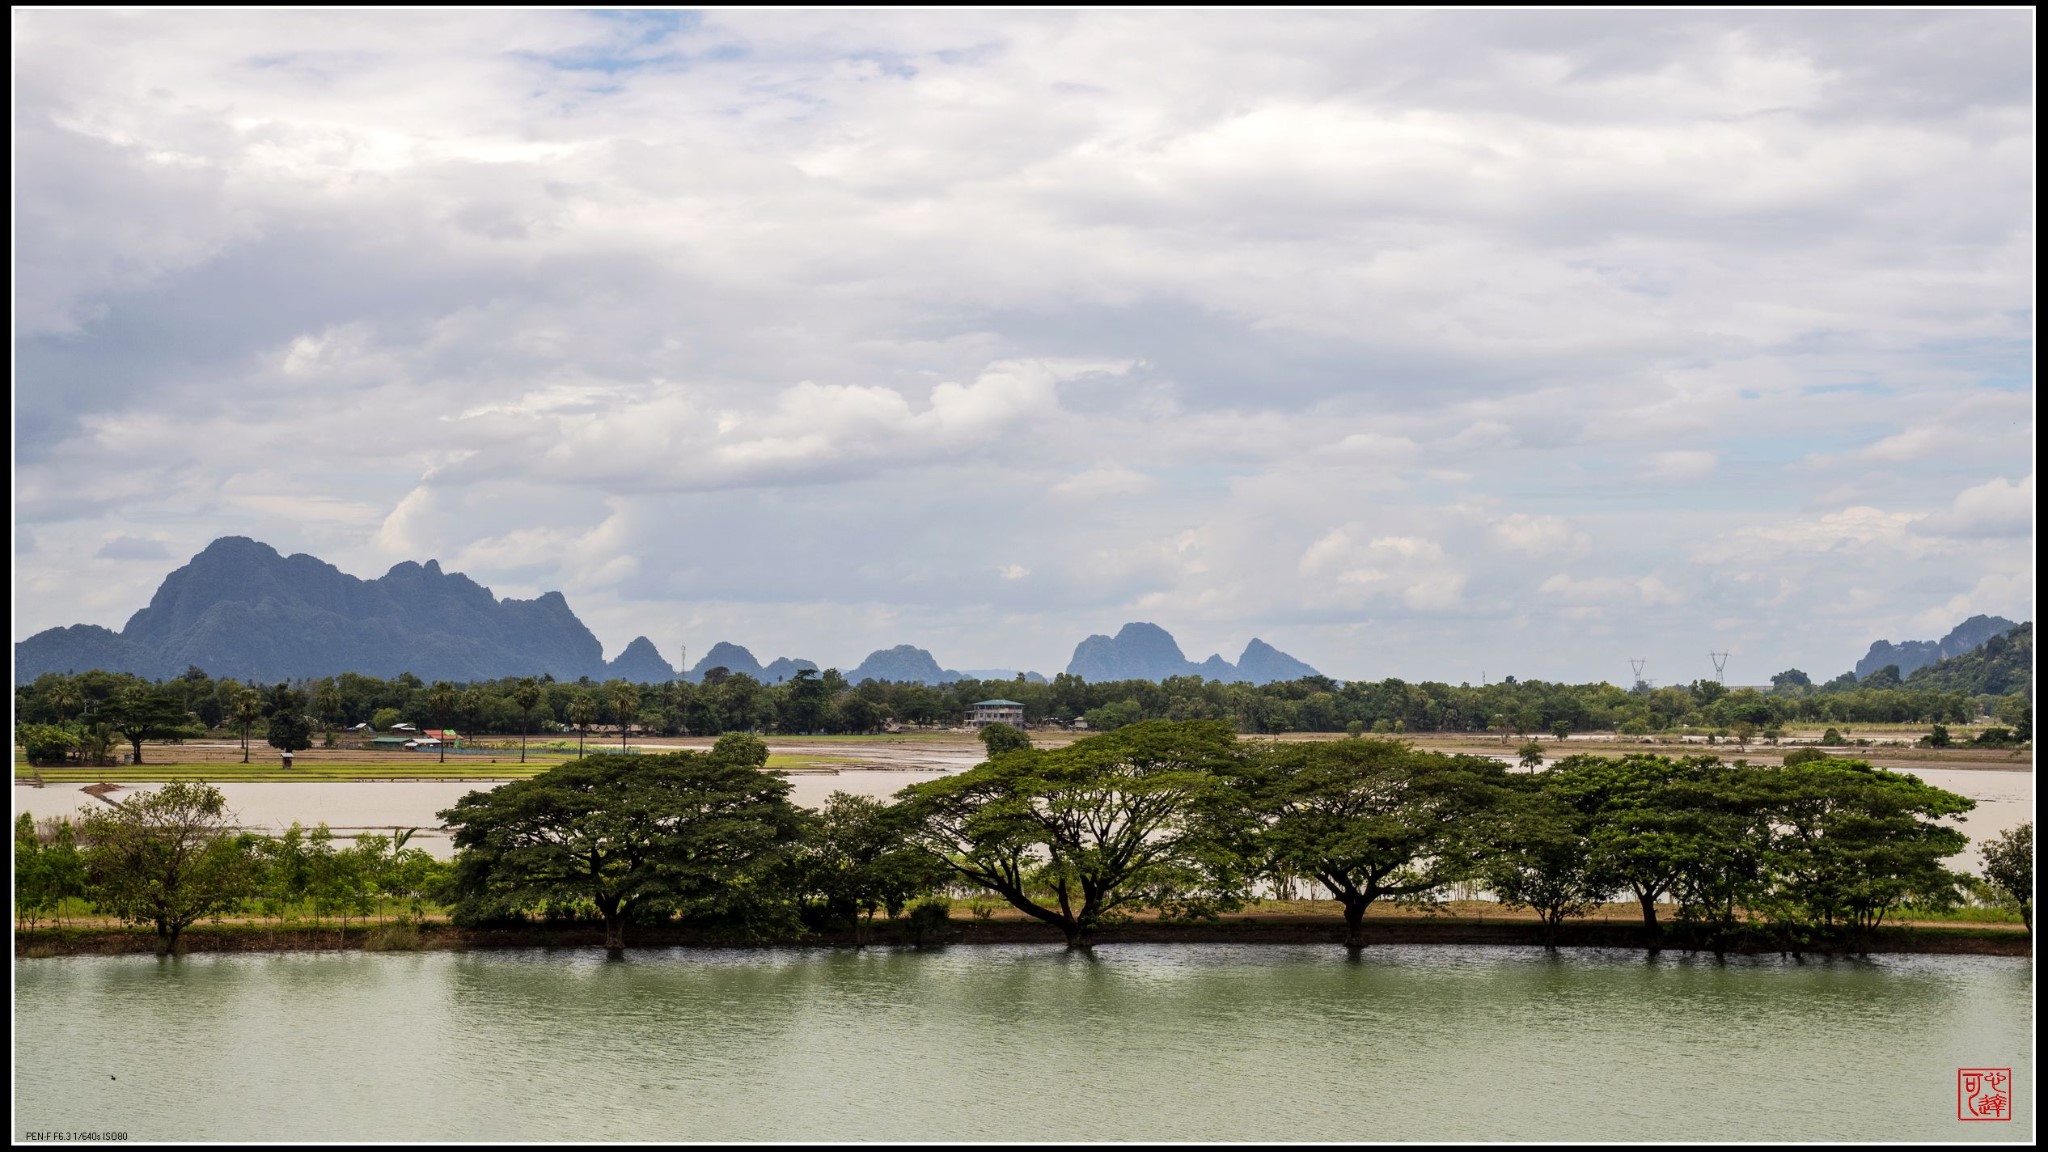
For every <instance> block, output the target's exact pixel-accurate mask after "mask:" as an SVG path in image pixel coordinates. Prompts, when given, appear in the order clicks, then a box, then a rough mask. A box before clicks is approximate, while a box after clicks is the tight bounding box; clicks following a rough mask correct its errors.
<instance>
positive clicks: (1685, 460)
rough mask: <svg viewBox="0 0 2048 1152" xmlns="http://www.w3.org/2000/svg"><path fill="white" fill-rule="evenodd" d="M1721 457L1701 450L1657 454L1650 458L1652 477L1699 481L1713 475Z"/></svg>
mask: <svg viewBox="0 0 2048 1152" xmlns="http://www.w3.org/2000/svg"><path fill="white" fill-rule="evenodd" d="M1719 463H1720V457H1718V456H1716V455H1715V454H1714V453H1712V452H1707V451H1703V450H1700V449H1681V450H1677V451H1672V452H1656V453H1652V454H1651V456H1650V475H1652V476H1655V477H1657V478H1659V479H1662V480H1697V479H1699V478H1700V477H1702V476H1706V475H1709V474H1711V473H1712V472H1713V471H1714V467H1715V465H1717V464H1719Z"/></svg>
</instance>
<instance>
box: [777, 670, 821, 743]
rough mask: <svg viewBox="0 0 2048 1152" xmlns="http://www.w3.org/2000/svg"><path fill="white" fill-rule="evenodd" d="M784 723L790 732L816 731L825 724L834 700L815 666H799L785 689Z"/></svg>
mask: <svg viewBox="0 0 2048 1152" xmlns="http://www.w3.org/2000/svg"><path fill="white" fill-rule="evenodd" d="M784 691H785V693H786V695H785V697H784V699H785V700H786V703H785V704H784V705H783V716H784V724H783V727H784V729H785V730H786V731H790V732H816V731H818V730H819V729H821V728H823V727H824V726H825V714H826V713H827V712H828V711H830V710H831V706H832V702H831V699H830V697H829V696H828V695H827V694H826V690H825V682H824V680H823V679H821V678H820V677H819V674H818V670H817V669H815V668H799V669H797V673H796V675H795V676H792V677H790V680H789V683H788V684H787V685H786V686H785V689H784Z"/></svg>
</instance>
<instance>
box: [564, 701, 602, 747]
mask: <svg viewBox="0 0 2048 1152" xmlns="http://www.w3.org/2000/svg"><path fill="white" fill-rule="evenodd" d="M595 719H597V701H595V700H592V699H591V698H590V693H588V692H578V693H577V694H576V696H575V698H574V699H572V700H570V701H569V723H571V724H574V725H575V726H576V755H577V757H578V758H581V757H582V755H583V734H584V733H585V732H587V731H589V730H590V722H591V721H592V720H595Z"/></svg>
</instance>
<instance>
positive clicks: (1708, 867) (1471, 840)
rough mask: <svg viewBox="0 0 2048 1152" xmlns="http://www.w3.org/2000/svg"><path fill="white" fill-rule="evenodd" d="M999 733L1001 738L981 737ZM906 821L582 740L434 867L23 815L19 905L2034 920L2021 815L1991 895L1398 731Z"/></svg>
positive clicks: (48, 908) (797, 914) (1040, 919)
mask: <svg viewBox="0 0 2048 1152" xmlns="http://www.w3.org/2000/svg"><path fill="white" fill-rule="evenodd" d="M991 744H995V745H1001V744H1002V742H1001V741H1000V740H999V739H998V740H992V741H991ZM1006 747H1007V750H1004V751H1000V752H996V753H994V754H993V755H991V756H990V757H989V758H988V759H987V760H986V761H985V762H984V763H983V764H981V765H979V766H978V767H975V768H973V769H970V770H968V771H965V772H962V773H958V774H955V775H950V776H944V777H940V778H938V779H934V780H931V781H929V782H926V783H921V784H916V785H913V786H911V787H909V788H906V789H905V790H904V791H903V792H902V793H900V794H899V796H898V798H897V799H896V801H895V802H894V803H888V804H884V803H880V802H877V801H872V800H863V799H859V798H855V797H851V796H846V795H844V794H839V795H835V796H834V797H833V798H832V799H831V801H830V802H829V803H828V804H827V805H826V807H825V809H824V811H823V812H822V813H818V812H810V811H807V810H804V809H801V808H798V807H796V806H795V805H793V804H791V803H790V802H789V799H788V790H789V785H788V783H787V781H785V780H783V779H780V778H778V777H776V776H774V775H772V774H768V773H764V772H762V771H761V766H762V764H763V763H764V762H765V757H766V747H765V745H763V744H762V742H761V741H760V740H759V739H758V738H755V737H751V736H746V735H743V734H730V735H728V736H726V737H722V738H721V739H720V740H719V741H718V743H717V745H716V746H715V747H714V748H712V749H711V750H710V751H708V752H675V753H668V754H662V755H634V756H628V755H621V754H618V753H598V754H593V755H591V756H587V757H584V758H582V759H581V760H577V761H573V762H571V763H568V764H565V765H562V766H560V767H557V768H553V769H550V770H549V771H547V772H545V773H542V774H541V775H539V776H536V777H534V778H532V779H528V780H521V781H516V782H513V783H509V784H505V785H503V786H501V787H499V788H497V789H494V790H492V791H488V792H472V793H470V794H469V795H468V796H466V797H464V798H463V799H462V800H461V801H460V802H458V803H457V804H456V805H455V806H453V807H451V808H450V809H448V810H446V811H444V812H443V813H441V817H442V819H443V820H444V821H445V822H446V824H447V826H448V828H449V829H450V830H451V832H452V834H453V837H454V843H455V845H456V849H457V852H456V859H455V862H454V863H453V865H452V866H450V865H445V864H440V863H437V862H435V861H433V860H432V859H431V858H429V857H427V856H426V854H425V853H423V852H420V851H419V850H417V849H412V848H407V847H406V846H405V844H404V842H403V839H402V838H400V839H398V840H395V841H394V840H393V839H391V838H386V837H378V836H364V837H359V838H358V839H357V840H356V841H355V842H354V844H353V845H351V846H347V847H338V846H336V845H335V844H334V843H333V842H332V838H331V837H330V836H327V835H326V834H325V832H324V830H321V829H316V830H314V831H313V832H311V833H307V832H306V831H305V830H303V829H299V828H296V827H295V828H294V829H292V830H291V831H289V832H287V833H286V834H285V835H283V836H280V837H264V836H257V835H254V834H250V833H246V832H236V831H234V830H233V829H232V827H231V817H230V815H229V814H227V813H225V811H224V810H223V808H222V805H221V803H220V797H219V793H218V792H216V791H215V790H213V789H212V788H210V787H207V786H204V785H199V784H190V783H174V784H170V785H166V786H165V787H164V788H163V789H161V790H159V791H158V792H155V793H149V794H145V795H143V796H137V797H133V798H130V799H128V800H127V801H125V802H123V803H121V804H119V805H110V806H108V810H107V811H104V812H101V811H93V812H89V813H87V814H85V816H84V818H83V819H82V820H81V821H79V822H77V823H76V824H72V823H68V822H47V821H46V822H45V823H44V825H42V826H37V825H35V824H34V823H32V822H30V821H28V820H27V819H26V818H24V820H23V821H21V822H20V823H18V824H17V828H16V849H15V851H16V861H17V870H16V889H15V899H16V912H17V917H18V918H25V919H33V918H35V917H38V916H46V915H50V914H51V913H53V912H54V911H56V910H59V909H62V908H64V907H66V906H67V904H66V902H67V901H70V902H73V903H76V902H79V901H82V902H84V903H87V904H90V905H91V906H93V907H95V908H97V909H99V910H101V911H102V912H104V913H107V914H111V915H113V916H116V917H119V918H121V919H122V920H124V921H127V922H130V923H135V924H141V925H147V926H149V927H151V928H153V929H154V931H155V933H156V935H157V938H158V940H159V943H160V944H161V946H162V947H163V948H165V949H167V950H168V949H172V948H175V947H176V946H177V943H178V940H179V937H180V934H181V933H182V932H184V931H185V930H186V929H187V928H189V927H190V926H191V925H193V924H194V923H195V922H198V921H201V920H205V919H215V920H218V919H224V918H228V917H231V916H235V915H243V916H249V915H255V916H259V917H264V918H270V919H273V920H274V921H275V922H276V924H277V926H278V927H280V928H282V927H283V926H284V923H285V920H286V919H287V918H288V917H290V916H292V915H294V914H297V913H302V912H303V911H304V910H306V909H308V908H310V909H311V910H312V913H313V915H314V916H315V917H333V918H335V919H338V920H340V921H342V922H343V924H344V925H345V924H346V923H347V922H348V921H349V920H350V919H356V920H362V919H365V918H367V917H369V916H370V915H372V914H373V913H375V914H378V915H383V914H384V913H385V911H386V910H388V909H390V908H391V907H392V906H393V905H394V904H396V905H397V906H398V907H399V908H400V910H401V911H400V914H399V916H398V917H397V919H399V920H402V921H404V922H406V923H409V924H413V925H417V924H418V923H419V922H420V921H421V920H422V919H423V917H424V916H425V914H426V913H427V912H428V910H430V909H432V908H436V907H439V908H444V909H445V910H446V911H447V913H448V914H449V915H450V917H451V919H452V921H453V924H454V925H455V926H456V927H457V928H460V929H463V930H469V929H478V930H485V929H505V930H508V931H510V930H514V929H517V928H518V927H519V926H521V925H528V926H531V925H555V926H558V927H564V928H567V927H570V926H573V925H576V924H582V923H588V924H592V925H596V926H599V927H601V929H602V938H603V942H604V943H605V944H606V946H607V947H610V948H614V949H616V948H620V947H623V946H624V945H625V944H626V943H627V942H628V938H629V936H630V937H635V942H639V941H638V939H637V937H638V936H639V935H640V934H642V933H652V934H654V935H655V936H656V937H659V936H660V935H661V933H663V932H665V931H667V930H668V929H670V928H672V927H675V926H678V925H695V926H696V927H697V928H700V929H704V930H707V931H709V930H713V929H715V930H717V931H721V932H725V933H728V934H731V935H734V936H735V937H737V938H746V939H758V940H789V939H801V938H804V937H805V936H806V935H807V934H808V935H812V936H817V937H820V938H823V937H826V936H830V935H832V934H835V933H851V934H852V935H853V938H854V939H855V940H856V941H860V940H862V939H865V938H866V936H867V935H868V933H869V931H870V929H871V928H872V926H873V925H874V922H875V920H876V918H877V916H878V915H882V914H886V916H887V920H886V921H884V923H893V922H894V921H896V920H897V919H898V918H899V917H900V918H902V919H903V923H904V925H905V926H906V927H905V928H904V930H905V931H911V932H913V934H918V935H922V936H929V937H931V938H942V937H943V936H944V933H945V931H946V925H947V924H948V923H950V922H951V920H952V911H953V907H954V905H953V903H952V902H953V901H954V900H956V899H961V900H964V901H965V904H966V908H967V910H968V911H969V912H970V914H972V915H973V917H974V921H973V922H981V921H985V920H986V919H988V916H987V915H985V914H984V913H985V911H988V910H992V909H993V908H994V907H996V906H1004V907H1008V908H1011V909H1014V910H1015V912H1017V913H1019V914H1021V915H1022V917H1024V918H1026V919H1028V920H1030V921H1032V922H1035V923H1038V924H1041V925H1044V926H1045V927H1046V928H1047V929H1049V930H1053V931H1057V932H1058V934H1059V936H1060V938H1061V939H1064V940H1065V941H1066V942H1067V944H1068V946H1069V947H1072V948H1077V949H1086V948H1088V947H1090V946H1091V945H1092V944H1093V943H1094V942H1095V941H1096V940H1097V939H1098V938H1099V937H1100V936H1101V934H1102V933H1103V932H1105V931H1109V930H1113V929H1115V928H1117V927H1118V926H1119V925H1125V924H1129V923H1132V922H1134V921H1135V920H1137V919H1139V918H1141V917H1150V918H1151V919H1152V920H1153V922H1163V923H1169V924H1171V923H1190V924H1192V923H1216V922H1218V921H1219V918H1221V917H1225V916H1229V915H1237V914H1241V913H1242V911H1243V910H1244V909H1245V908H1247V907H1248V906H1253V905H1256V904H1258V903H1259V902H1260V901H1262V900H1266V899H1270V898H1279V899H1287V898H1293V897H1297V896H1300V895H1305V894H1313V893H1315V892H1317V891H1321V892H1324V893H1327V894H1328V895H1329V896H1330V897H1331V898H1332V899H1334V900H1335V901H1336V902H1337V904H1338V906H1339V907H1341V909H1342V919H1343V924H1344V929H1343V933H1342V938H1343V942H1344V943H1345V944H1347V945H1348V946H1350V947H1353V948H1357V947H1362V946H1364V945H1365V944H1366V943H1367V942H1368V936H1367V933H1366V932H1365V930H1364V920H1365V917H1366V915H1367V913H1368V912H1369V911H1370V910H1371V909H1372V908H1374V907H1375V906H1377V905H1384V904H1390V903H1391V904H1395V905H1397V906H1400V907H1403V908H1423V909H1427V908H1432V907H1437V906H1439V905H1440V904H1441V903H1442V902H1443V901H1445V900H1447V899H1449V898H1450V897H1452V896H1453V895H1458V894H1463V895H1466V896H1468V897H1469V896H1470V895H1471V892H1472V890H1474V889H1475V888H1478V889H1484V890H1485V891H1488V892H1491V893H1493V894H1495V895H1496V896H1497V897H1498V899H1499V900H1500V901H1501V902H1502V903H1503V904H1505V905H1507V906H1509V907H1512V908H1520V909H1527V910H1530V912H1531V914H1532V915H1533V916H1534V917H1535V918H1536V920H1537V923H1538V925H1539V926H1540V932H1541V934H1542V938H1543V939H1545V940H1546V941H1547V942H1549V943H1551V944H1553V945H1554V944H1557V943H1558V942H1560V941H1561V940H1568V939H1570V938H1572V931H1573V928H1572V926H1573V924H1574V922H1576V921H1579V920H1582V919H1583V918H1584V917H1585V916H1586V914H1587V913H1588V912H1589V911H1591V910H1592V909H1594V908H1596V907H1599V906H1602V905H1603V904H1605V903H1606V902H1607V901H1609V900H1612V899H1614V898H1616V897H1625V898H1629V899H1633V900H1634V901H1636V903H1637V905H1638V907H1639V909H1640V913H1641V915H1640V920H1639V924H1638V926H1637V928H1636V929H1635V930H1634V931H1635V932H1636V933H1637V939H1638V941H1639V942H1641V943H1646V944H1649V945H1651V946H1672V947H1698V948H1708V949H1713V950H1716V951H1725V950H1742V949H1754V948H1759V947H1780V948H1786V949H1791V950H1802V949H1808V948H1822V947H1829V948H1837V947H1851V946H1855V945H1856V942H1858V941H1865V940H1868V939H1870V938H1872V934H1873V933H1875V932H1877V931H1878V930H1879V929H1881V928H1882V927H1883V926H1884V925H1885V924H1886V923H1887V922H1896V921H1897V920H1898V919H1899V918H1900V917H1901V916H1902V915H1912V916H1918V917H1924V916H1928V915H1942V914H1945V913H1946V914H1951V915H1952V914H1954V913H1955V912H1956V911H1957V910H1960V909H1964V908H1967V907H1970V906H1973V905H1975V906H2008V907H2011V908H2013V909H2015V911H2017V912H2018V913H2019V916H2020V918H2021V919H2022V920H2023V922H2024V923H2025V924H2026V926H2027V931H2029V932H2031V903H2030V901H2031V892H2032V850H2031V828H2030V827H2029V828H2028V829H2027V830H2026V834H2025V835H2022V836H2019V837H2017V838H2015V837H2013V836H2007V837H2005V838H2002V839H2001V840H2000V841H1998V842H1997V843H1996V844H1994V845H1993V847H1992V850H1990V851H1987V853H1986V859H1987V863H1988V868H1987V876H1986V878H1984V879H1978V878H1974V877H1968V876H1964V875H1962V874H1960V873H1958V872H1955V871H1953V870H1951V869H1949V868H1948V867H1947V866H1946V865H1945V864H1944V861H1945V860H1947V859H1948V858H1951V857H1953V856H1954V855H1955V854H1956V853H1957V852H1959V851H1960V850H1961V849H1962V847H1963V846H1964V843H1965V837H1964V835H1963V833H1961V832H1959V831H1957V830H1956V829H1954V828H1952V827H1949V826H1947V825H1944V824H1942V823H1940V822H1939V821H1941V820H1942V819H1944V818H1953V817H1962V816H1964V815H1965V814H1966V813H1967V812H1968V811H1969V810H1970V809H1971V807H1972V806H1973V803H1972V802H1971V801H1970V800H1968V799H1965V798H1963V797H1961V796H1957V795H1955V794H1953V793H1950V792H1946V791H1944V790H1942V789H1938V788H1933V787H1930V786H1928V785H1926V784H1924V783H1922V782H1921V781H1920V780H1918V779H1917V778H1915V777H1913V776H1910V775H1906V774H1901V773H1895V772H1889V771H1884V770H1881V769H1876V768H1872V767H1870V766H1869V765H1867V764H1864V763H1861V762H1858V761H1852V760H1841V759H1819V760H1799V761H1796V762H1794V763H1789V764H1766V765H1756V764H1750V763H1747V762H1744V761H1734V762H1723V761H1721V760H1719V759H1717V758H1714V757H1704V756H1701V757H1687V758H1671V757H1664V756H1655V755H1643V754H1637V755H1629V756H1623V757H1619V758H1603V757H1598V756H1574V757H1567V758H1565V759H1564V760H1562V761H1559V762H1558V763H1556V764H1554V765H1553V766H1551V767H1550V768H1548V769H1545V770H1540V771H1534V772H1513V771H1510V770H1509V769H1508V767H1507V766H1506V765H1504V764H1502V763H1501V762H1500V761H1498V760H1496V759H1493V758H1490V757H1483V756H1469V755H1454V754H1447V753H1442V752H1435V751H1428V750H1424V749H1418V748H1415V747H1413V746H1411V745H1408V744H1406V743H1404V742H1401V741H1399V740H1394V739H1386V738H1373V737H1360V738H1353V739H1346V740H1334V741H1313V742H1276V741H1267V740H1256V739H1249V740H1248V739H1241V738H1239V737H1238V736H1237V735H1236V734H1235V733H1234V732H1232V731H1231V728H1230V726H1229V725H1227V724H1224V723H1220V722H1213V721H1208V722H1204V721H1195V722H1169V721H1153V722H1145V723H1140V724H1135V725H1130V726H1127V727H1125V728H1122V729H1119V730H1117V731H1115V732H1111V733H1106V734H1103V735H1099V736H1094V737H1090V738H1087V739H1084V740H1079V741H1075V742H1073V743H1071V744H1067V745H1065V746H1063V747H1060V748H1049V749H1040V748H1033V747H1028V746H1025V747H1017V746H1015V745H1014V743H1012V744H1010V745H1007V746H1006Z"/></svg>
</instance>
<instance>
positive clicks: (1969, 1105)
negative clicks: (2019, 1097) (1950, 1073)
mask: <svg viewBox="0 0 2048 1152" xmlns="http://www.w3.org/2000/svg"><path fill="white" fill-rule="evenodd" d="M1956 1119H1958V1120H2010V1119H2012V1069H2010V1068H1958V1069H1956Z"/></svg>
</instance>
